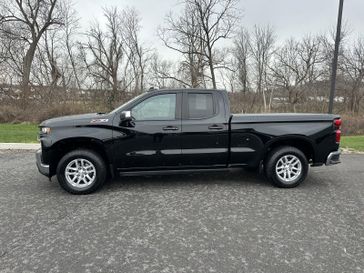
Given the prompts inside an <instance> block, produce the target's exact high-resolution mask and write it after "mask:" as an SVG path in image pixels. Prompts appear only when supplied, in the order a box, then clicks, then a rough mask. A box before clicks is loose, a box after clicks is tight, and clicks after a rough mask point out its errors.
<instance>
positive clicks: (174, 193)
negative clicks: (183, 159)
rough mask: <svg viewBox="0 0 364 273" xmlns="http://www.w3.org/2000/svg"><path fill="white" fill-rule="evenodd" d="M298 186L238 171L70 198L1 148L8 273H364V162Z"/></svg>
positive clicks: (0, 257) (351, 161)
mask: <svg viewBox="0 0 364 273" xmlns="http://www.w3.org/2000/svg"><path fill="white" fill-rule="evenodd" d="M342 161H343V163H342V164H340V165H337V166H332V167H320V168H311V170H310V173H309V176H308V178H307V180H306V181H305V182H304V183H303V184H302V185H300V186H299V187H297V188H294V189H279V188H274V187H272V186H271V185H270V184H269V183H268V182H267V181H265V180H264V178H263V177H262V176H259V175H256V174H252V173H247V172H243V171H234V172H231V173H214V174H195V175H170V176H154V177H124V178H122V179H118V180H115V181H111V182H108V183H107V184H106V185H105V186H104V187H103V188H102V189H101V190H100V191H98V192H96V193H95V194H91V195H84V196H75V195H70V194H68V193H66V192H64V191H63V190H62V189H61V188H60V187H59V186H58V183H57V180H56V178H53V179H52V182H49V181H48V179H47V178H46V177H43V176H42V175H40V174H39V173H38V171H37V169H36V166H35V158H34V152H31V151H0V272H127V273H131V272H156V273H161V272H168V273H169V272H178V273H179V272H219V273H222V272H249V273H254V272H272V273H274V272H277V273H284V272H310V273H312V272H328V273H335V272H340V273H342V272H350V273H354V272H364V155H344V156H342Z"/></svg>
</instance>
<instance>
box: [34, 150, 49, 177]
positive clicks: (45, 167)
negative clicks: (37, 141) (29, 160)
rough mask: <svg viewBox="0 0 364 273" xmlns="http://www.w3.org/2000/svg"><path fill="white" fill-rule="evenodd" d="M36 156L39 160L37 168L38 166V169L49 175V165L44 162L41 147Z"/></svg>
mask: <svg viewBox="0 0 364 273" xmlns="http://www.w3.org/2000/svg"><path fill="white" fill-rule="evenodd" d="M35 158H36V161H37V168H38V171H39V172H40V173H41V174H43V175H45V176H47V177H49V165H46V164H43V162H42V149H39V150H38V151H37V152H36V153H35Z"/></svg>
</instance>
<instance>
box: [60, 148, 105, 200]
mask: <svg viewBox="0 0 364 273" xmlns="http://www.w3.org/2000/svg"><path fill="white" fill-rule="evenodd" d="M75 159H85V160H86V161H88V162H90V163H91V164H92V165H93V166H94V169H95V174H94V175H95V177H94V179H93V181H92V182H91V183H90V184H89V185H86V186H83V187H82V188H80V187H75V186H73V185H72V184H71V183H70V182H69V181H68V180H67V178H66V174H65V170H66V167H67V165H68V164H70V162H72V161H73V160H75ZM106 177H107V168H106V164H105V162H104V160H103V159H102V157H101V156H100V155H98V154H97V153H95V152H93V151H91V150H86V149H78V150H74V151H71V152H69V153H67V154H65V155H64V156H63V157H62V158H61V160H60V161H59V163H58V166H57V179H58V182H59V185H60V186H61V187H62V188H63V189H64V190H66V191H67V192H69V193H72V194H88V193H92V192H94V191H96V190H97V189H99V188H100V187H101V186H102V185H103V184H104V183H105V180H106Z"/></svg>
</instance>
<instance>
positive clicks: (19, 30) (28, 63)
mask: <svg viewBox="0 0 364 273" xmlns="http://www.w3.org/2000/svg"><path fill="white" fill-rule="evenodd" d="M62 18H63V11H62V5H61V4H60V3H58V1H57V0H29V1H22V0H2V1H1V2H0V31H1V35H2V36H3V37H6V38H7V39H9V40H10V41H14V40H15V41H19V42H25V44H26V47H25V55H24V59H23V62H22V86H23V90H24V93H25V94H26V93H28V91H29V83H30V73H31V67H32V62H33V59H34V55H35V52H36V49H37V45H38V43H39V40H40V39H41V37H42V36H43V34H44V33H45V32H46V31H47V30H48V29H49V28H51V27H52V26H59V25H61V24H62V23H63V19H62Z"/></svg>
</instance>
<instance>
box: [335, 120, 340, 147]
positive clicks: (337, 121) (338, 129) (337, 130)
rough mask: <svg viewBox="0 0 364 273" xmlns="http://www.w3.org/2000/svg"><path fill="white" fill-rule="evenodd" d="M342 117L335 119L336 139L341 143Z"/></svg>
mask: <svg viewBox="0 0 364 273" xmlns="http://www.w3.org/2000/svg"><path fill="white" fill-rule="evenodd" d="M341 123H342V122H341V119H340V118H339V119H335V120H334V127H335V139H336V143H340V139H341V130H340V127H341Z"/></svg>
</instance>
